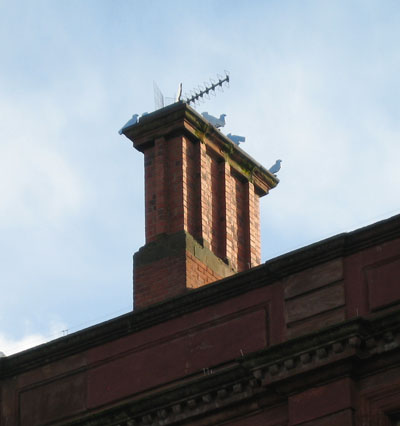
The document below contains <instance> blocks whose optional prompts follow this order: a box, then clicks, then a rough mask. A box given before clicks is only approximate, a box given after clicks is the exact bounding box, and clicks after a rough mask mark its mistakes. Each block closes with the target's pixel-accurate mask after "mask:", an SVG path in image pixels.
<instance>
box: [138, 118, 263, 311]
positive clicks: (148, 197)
mask: <svg viewBox="0 0 400 426" xmlns="http://www.w3.org/2000/svg"><path fill="white" fill-rule="evenodd" d="M157 123H158V122H157V121H154V122H152V126H156V125H157ZM197 124H198V123H197ZM200 127H201V126H200ZM151 129H154V127H151ZM138 136H139V139H136V138H135V141H136V140H137V141H138V142H135V141H134V144H135V146H136V147H137V148H138V149H140V151H142V152H143V153H144V163H145V211H146V245H148V244H152V243H154V242H157V241H160V238H162V236H163V235H174V234H177V233H179V232H186V233H188V234H190V235H191V236H192V237H193V238H194V239H195V240H196V241H197V242H198V243H199V244H200V245H201V246H202V247H204V248H207V249H209V250H210V251H211V252H212V253H213V254H214V255H215V256H216V257H217V258H219V259H220V260H221V261H222V262H225V265H226V268H225V269H224V268H223V267H222V268H221V265H220V263H218V262H215V261H214V260H213V261H211V263H210V262H209V259H210V257H209V256H203V257H202V259H199V258H198V256H197V254H196V252H191V251H190V250H187V247H185V245H183V246H182V247H179V248H180V251H179V252H177V251H176V250H175V251H174V254H172V253H166V255H167V258H168V259H169V260H168V261H167V260H163V261H161V259H160V258H159V256H158V255H157V253H153V254H154V256H155V257H154V262H153V267H150V266H148V265H147V260H146V266H143V265H141V264H140V265H137V266H135V268H139V269H140V271H139V270H138V271H134V282H135V289H134V292H135V300H136V306H140V307H142V306H145V305H146V304H147V303H149V304H150V303H153V302H154V303H155V302H156V301H160V300H161V294H162V292H163V291H164V292H165V293H164V295H165V298H169V297H172V295H177V294H179V293H181V292H183V291H185V289H188V288H197V287H199V286H201V285H204V284H207V283H210V282H212V281H215V280H217V279H219V278H223V277H225V276H227V275H226V274H228V275H230V274H231V273H233V272H240V271H244V270H247V269H249V268H250V267H253V266H256V265H258V264H259V263H260V261H261V256H260V247H261V243H260V216H259V211H258V210H259V202H258V198H259V196H261V195H265V193H266V192H265V188H264V189H261V190H260V193H259V194H256V192H255V187H254V184H253V183H251V182H250V181H249V179H251V177H250V176H249V174H248V171H247V170H248V164H249V161H250V163H251V161H252V160H251V159H249V158H246V163H245V164H246V168H245V169H243V170H242V169H241V168H240V167H238V163H237V162H234V163H232V162H231V161H229V156H230V155H232V152H233V153H235V152H236V151H235V148H234V145H233V144H232V143H230V142H228V144H229V145H228V148H229V149H228V151H226V150H225V147H226V146H225V145H223V146H222V148H224V149H221V147H218V146H217V145H216V142H217V140H216V139H215V138H219V137H220V135H219V132H217V134H215V135H213V137H210V136H207V137H197V136H198V135H197V134H196V137H189V136H188V135H187V132H185V131H183V130H182V129H180V130H179V131H173V132H171V131H170V127H168V126H167V125H164V124H163V125H162V126H161V127H160V128H157V131H156V134H155V135H154V137H152V138H150V137H149V136H148V135H146V136H143V135H142V134H141V133H140V132H139V134H138ZM141 137H142V138H143V139H140V138H141ZM136 144H137V145H136ZM224 144H226V141H225V142H224ZM232 150H233V151H232ZM226 152H229V154H228V156H227V154H226ZM240 155H243V154H240ZM257 179H258V178H257ZM257 182H259V181H257ZM259 189H260V188H259ZM174 249H176V247H175V248H174ZM186 253H191V254H190V256H187V254H186ZM173 256H183V259H180V261H179V262H178V261H176V262H175V261H174V260H173ZM185 257H186V259H185ZM196 258H197V259H196ZM211 258H212V256H211ZM204 262H205V263H204ZM184 264H185V265H186V266H185V267H183V266H182V265H184ZM176 265H179V267H178V266H176ZM215 265H217V266H218V268H217V270H215V269H214V266H215ZM176 268H177V269H176ZM177 271H179V273H178V272H177ZM221 271H224V273H223V274H222V275H221ZM152 277H153V278H152ZM152 281H153V282H152ZM168 285H171V289H170V290H167V287H168ZM152 289H153V290H154V295H153V296H151V295H150V293H151V292H152V291H153V290H152ZM178 289H179V290H178ZM139 293H143V295H141V294H139Z"/></svg>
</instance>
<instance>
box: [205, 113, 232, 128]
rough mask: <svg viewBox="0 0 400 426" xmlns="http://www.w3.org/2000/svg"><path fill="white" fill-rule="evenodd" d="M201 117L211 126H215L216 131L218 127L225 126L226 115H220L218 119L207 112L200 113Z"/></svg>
mask: <svg viewBox="0 0 400 426" xmlns="http://www.w3.org/2000/svg"><path fill="white" fill-rule="evenodd" d="M201 115H202V116H203V117H204V118H205V119H206V120H208V121H209V122H210V123H211V124H212V125H213V126H215V127H216V128H217V129H219V128H220V127H224V126H225V117H226V114H221V115H220V116H219V118H217V117H214V116H213V115H210V114H209V113H208V112H202V113H201Z"/></svg>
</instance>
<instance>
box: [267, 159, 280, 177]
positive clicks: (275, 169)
mask: <svg viewBox="0 0 400 426" xmlns="http://www.w3.org/2000/svg"><path fill="white" fill-rule="evenodd" d="M281 163H282V160H276V162H275V164H274V165H273V166H272V167H271V168H270V169H269V170H268V171H269V172H271V173H272V174H274V175H275V174H276V173H278V172H279V170H280V169H281Z"/></svg>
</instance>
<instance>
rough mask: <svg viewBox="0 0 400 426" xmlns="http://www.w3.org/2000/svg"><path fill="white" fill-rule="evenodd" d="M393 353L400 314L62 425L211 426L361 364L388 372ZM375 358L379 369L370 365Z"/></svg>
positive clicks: (306, 340) (265, 353)
mask: <svg viewBox="0 0 400 426" xmlns="http://www.w3.org/2000/svg"><path fill="white" fill-rule="evenodd" d="M394 351H396V353H399V352H400V311H396V312H392V313H391V314H389V315H384V316H383V315H380V316H375V317H374V318H371V319H369V320H365V319H362V318H356V319H354V320H351V321H347V322H344V323H341V324H337V325H335V326H333V327H329V328H326V329H324V330H322V331H320V332H318V333H317V332H316V333H313V334H310V335H307V336H302V337H300V338H297V339H293V340H291V341H288V342H285V343H282V344H280V345H276V346H273V347H270V348H267V349H265V350H262V351H259V352H257V353H254V354H250V355H248V356H244V357H242V358H240V359H236V360H234V361H233V362H232V363H230V364H227V365H221V366H215V368H213V370H208V371H207V372H203V374H202V375H198V376H194V377H190V378H187V379H185V380H182V381H180V382H177V383H176V385H175V387H174V388H171V386H169V389H168V390H167V391H165V390H162V391H160V392H150V393H149V394H147V395H145V396H144V397H141V396H139V397H137V398H135V399H132V400H130V401H128V402H126V403H124V404H121V405H119V406H115V407H113V408H112V409H110V410H108V411H104V412H102V413H96V414H92V415H89V416H87V417H85V418H80V419H76V420H74V421H70V422H68V423H65V426H106V425H115V426H145V425H152V426H163V425H174V424H193V423H194V422H195V421H196V419H198V418H200V417H204V416H210V419H211V420H210V421H209V422H207V424H210V425H211V424H214V422H213V421H212V416H214V415H215V413H216V412H222V411H224V410H225V409H227V410H226V413H227V415H229V412H230V410H229V407H238V406H240V405H243V406H244V404H246V403H249V402H251V401H257V400H258V399H259V398H261V399H262V400H263V404H264V405H265V404H267V405H268V404H271V405H274V404H277V403H282V401H283V400H286V399H287V397H288V396H289V395H290V394H291V393H293V392H298V391H301V389H302V388H304V389H305V388H307V387H309V386H310V385H313V386H315V385H318V383H321V382H326V381H329V380H333V379H337V377H338V374H339V376H352V377H355V376H357V374H359V371H361V370H362V367H363V365H364V364H368V371H366V370H365V369H364V371H363V374H371V372H374V371H376V369H377V368H379V369H382V368H390V367H391V365H388V364H387V363H386V365H385V362H384V360H385V356H386V355H389V356H388V357H387V359H388V360H390V354H391V353H393V352H394ZM376 355H379V357H377V356H376ZM377 358H379V366H378V364H374V363H373V360H374V359H377ZM396 359H397V358H396ZM391 362H392V361H391ZM377 366H378V367H377ZM327 367H329V368H327ZM266 401H267V402H266ZM249 406H250V405H249Z"/></svg>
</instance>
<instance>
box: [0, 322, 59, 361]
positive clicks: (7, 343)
mask: <svg viewBox="0 0 400 426" xmlns="http://www.w3.org/2000/svg"><path fill="white" fill-rule="evenodd" d="M66 328H67V327H66V326H65V324H63V323H60V322H53V323H51V324H50V326H49V328H48V332H47V333H45V334H40V333H27V334H25V335H24V336H22V337H20V338H15V337H9V336H7V335H5V334H1V333H0V352H3V353H4V354H5V355H6V356H9V355H13V354H15V353H18V352H21V351H24V350H26V349H30V348H33V347H35V346H38V345H41V344H43V343H46V342H48V341H50V340H53V339H56V338H58V337H61V336H63V330H66Z"/></svg>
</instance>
